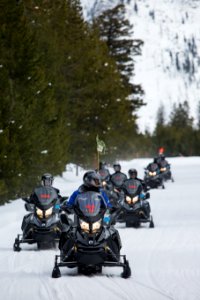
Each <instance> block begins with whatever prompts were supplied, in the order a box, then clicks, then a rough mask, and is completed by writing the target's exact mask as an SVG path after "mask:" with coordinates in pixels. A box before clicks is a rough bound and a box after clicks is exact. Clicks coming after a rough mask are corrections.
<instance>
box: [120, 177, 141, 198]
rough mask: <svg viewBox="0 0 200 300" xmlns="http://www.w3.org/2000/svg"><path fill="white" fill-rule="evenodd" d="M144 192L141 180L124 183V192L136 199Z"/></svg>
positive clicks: (129, 180)
mask: <svg viewBox="0 0 200 300" xmlns="http://www.w3.org/2000/svg"><path fill="white" fill-rule="evenodd" d="M141 190H142V185H141V183H140V181H139V180H136V179H128V180H126V181H125V182H124V191H125V194H127V195H130V196H131V197H134V196H136V195H139V194H140V193H141Z"/></svg>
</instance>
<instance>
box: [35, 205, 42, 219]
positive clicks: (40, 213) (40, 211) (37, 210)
mask: <svg viewBox="0 0 200 300" xmlns="http://www.w3.org/2000/svg"><path fill="white" fill-rule="evenodd" d="M36 214H37V216H38V218H40V219H42V218H43V211H42V210H41V209H39V208H38V207H36Z"/></svg>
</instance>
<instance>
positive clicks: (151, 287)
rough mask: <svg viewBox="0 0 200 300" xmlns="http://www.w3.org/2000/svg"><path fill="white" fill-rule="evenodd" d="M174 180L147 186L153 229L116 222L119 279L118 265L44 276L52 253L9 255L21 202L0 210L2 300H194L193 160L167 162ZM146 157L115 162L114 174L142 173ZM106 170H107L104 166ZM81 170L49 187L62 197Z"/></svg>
mask: <svg viewBox="0 0 200 300" xmlns="http://www.w3.org/2000/svg"><path fill="white" fill-rule="evenodd" d="M168 160H169V162H170V163H171V166H172V172H173V176H174V178H175V182H174V183H172V182H167V183H166V184H165V185H166V189H165V190H162V189H158V190H151V191H150V194H151V198H150V199H149V202H150V205H151V210H152V215H153V217H154V223H155V228H152V229H151V228H148V225H144V226H142V228H139V229H134V228H125V225H124V224H117V225H116V227H117V228H118V230H119V233H120V236H121V240H122V246H123V247H122V250H121V254H126V256H127V259H128V260H129V262H130V266H131V269H132V277H131V278H129V279H122V278H121V277H120V273H121V271H122V269H121V268H108V267H107V268H103V272H102V274H100V275H94V276H84V275H77V270H76V269H67V268H60V270H61V274H62V277H61V278H59V279H53V278H51V272H52V269H53V265H54V257H55V254H59V251H58V250H43V251H38V250H37V247H36V245H25V244H22V251H21V252H19V253H18V252H13V248H12V247H13V243H14V239H15V237H16V236H17V234H18V233H21V222H22V218H23V216H24V214H26V213H27V212H26V211H25V209H24V202H23V201H22V200H20V199H19V200H17V201H13V202H12V203H10V204H6V205H4V206H1V207H0V215H1V218H0V276H1V280H0V291H1V293H0V294H1V297H0V299H4V300H27V299H29V300H38V299H41V300H53V299H54V300H55V299H56V300H61V299H62V300H63V299H65V300H79V299H81V300H94V299H98V300H118V299H120V300H121V299H122V300H123V299H124V300H147V299H148V300H167V299H170V300H172V299H173V300H199V299H200V286H199V282H200V199H199V184H200V157H188V158H184V157H180V158H171V159H168ZM150 161H151V159H135V160H133V161H129V162H121V165H122V171H123V172H126V173H127V171H128V169H129V168H132V167H134V168H136V169H138V171H139V177H143V174H144V169H143V168H144V167H145V166H146V165H147V163H149V162H150ZM111 171H112V170H111ZM83 173H84V172H83V170H81V171H80V175H79V176H75V169H73V168H72V170H71V171H68V172H65V173H63V177H62V178H61V177H57V178H56V179H55V182H54V186H55V187H57V188H59V189H60V190H61V194H62V195H70V194H71V192H72V191H73V190H74V189H75V188H77V187H78V186H79V185H80V184H81V182H82V175H83Z"/></svg>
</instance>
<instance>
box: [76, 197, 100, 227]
mask: <svg viewBox="0 0 200 300" xmlns="http://www.w3.org/2000/svg"><path fill="white" fill-rule="evenodd" d="M102 204H103V205H102ZM105 208H106V204H104V199H103V197H102V196H101V194H100V193H97V192H93V191H87V192H84V193H81V194H79V195H78V196H77V197H76V202H75V208H74V210H75V212H76V214H77V215H78V217H79V218H81V219H84V220H86V221H88V222H95V221H96V220H99V219H100V218H101V217H102V216H103V214H104V213H105Z"/></svg>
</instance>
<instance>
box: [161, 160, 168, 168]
mask: <svg viewBox="0 0 200 300" xmlns="http://www.w3.org/2000/svg"><path fill="white" fill-rule="evenodd" d="M167 166H168V163H167V161H166V160H162V161H161V162H160V167H161V168H165V167H167Z"/></svg>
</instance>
